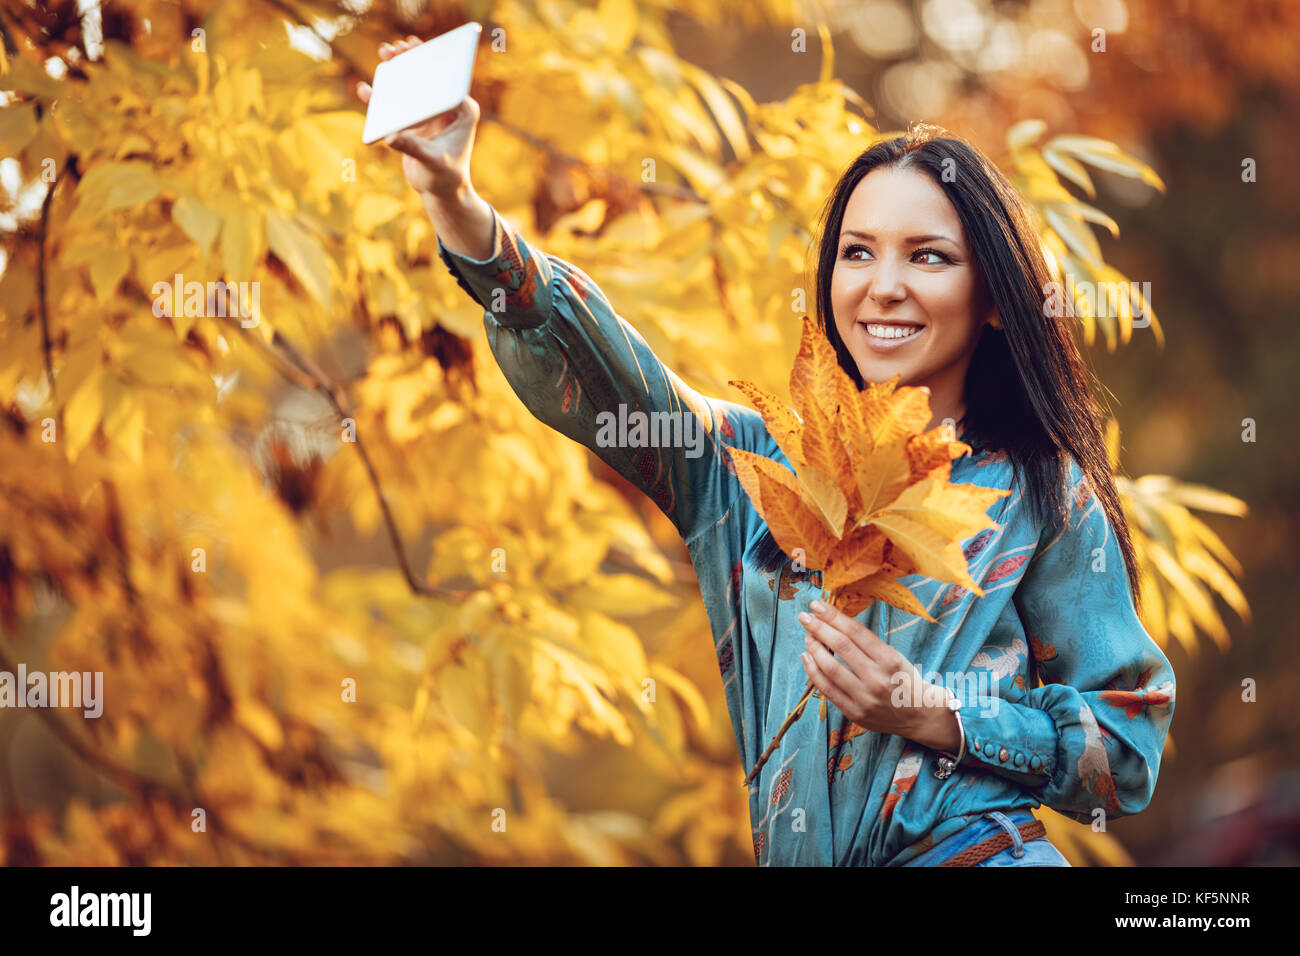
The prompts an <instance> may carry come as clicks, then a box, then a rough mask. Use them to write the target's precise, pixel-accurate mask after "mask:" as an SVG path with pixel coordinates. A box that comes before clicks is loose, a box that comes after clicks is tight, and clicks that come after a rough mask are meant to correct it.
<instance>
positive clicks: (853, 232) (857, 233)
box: [840, 229, 961, 246]
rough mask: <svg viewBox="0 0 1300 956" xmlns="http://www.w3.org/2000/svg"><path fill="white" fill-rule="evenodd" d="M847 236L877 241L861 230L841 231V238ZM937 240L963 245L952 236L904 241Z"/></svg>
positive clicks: (910, 237) (910, 238) (934, 236)
mask: <svg viewBox="0 0 1300 956" xmlns="http://www.w3.org/2000/svg"><path fill="white" fill-rule="evenodd" d="M845 236H857V237H859V238H860V239H866V240H867V241H868V242H875V241H876V237H875V236H873V235H872V234H871V233H869V232H862V231H860V230H858V229H845V230H843V231H841V232H840V238H841V239H843V238H844V237H845ZM936 239H938V240H942V241H944V242H951V243H952V244H953V245H954V246H960V245H961V243H960V242H958V241H957V240H956V239H953V238H951V237H950V236H939V235H933V236H908V237H907V238H906V239H905V240H903V241H904V242H934V241H935V240H936Z"/></svg>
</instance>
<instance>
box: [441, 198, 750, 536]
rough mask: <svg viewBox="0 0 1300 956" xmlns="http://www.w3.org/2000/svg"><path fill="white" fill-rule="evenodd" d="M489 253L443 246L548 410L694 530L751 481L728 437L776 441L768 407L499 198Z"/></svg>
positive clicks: (512, 365)
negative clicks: (678, 350) (644, 333)
mask: <svg viewBox="0 0 1300 956" xmlns="http://www.w3.org/2000/svg"><path fill="white" fill-rule="evenodd" d="M492 217H493V234H492V251H491V253H490V254H489V256H488V258H486V259H471V258H469V257H467V256H463V255H461V254H459V253H455V252H452V251H451V250H450V249H448V248H447V247H446V246H444V245H443V243H442V240H441V239H438V255H439V257H440V258H441V259H442V261H443V262H444V263H445V264H446V266H447V268H448V269H449V270H450V271H451V273H452V275H453V276H454V277H455V278H456V281H457V282H458V283H459V284H460V287H461V288H462V289H464V290H465V291H466V292H467V293H468V294H469V295H470V296H471V297H472V298H473V299H474V300H475V301H476V302H478V303H479V305H481V306H482V307H483V309H484V315H483V323H484V328H485V330H486V332H487V339H488V345H489V347H490V348H491V350H492V354H493V355H494V356H495V358H496V360H497V363H498V364H499V365H500V367H501V370H502V372H503V374H504V375H505V378H506V380H507V381H508V382H509V383H510V386H511V388H513V389H514V391H515V394H517V395H518V396H519V398H520V400H521V401H522V402H523V403H524V405H525V406H526V407H527V408H528V410H529V411H530V412H532V414H533V415H534V416H535V417H536V418H537V419H538V420H540V421H542V422H544V423H545V424H547V425H549V426H551V427H552V428H554V429H556V430H557V431H559V432H561V433H563V434H564V435H567V436H568V437H569V438H572V439H573V440H574V441H577V442H579V443H581V444H583V445H585V446H586V447H587V448H589V449H591V451H592V452H594V453H595V454H596V455H597V456H598V457H599V458H601V459H602V460H603V461H605V462H606V463H607V464H608V465H610V467H612V468H613V469H614V470H615V471H617V472H618V473H619V474H621V475H622V476H623V477H624V478H626V479H627V480H628V481H630V482H632V484H633V485H635V486H636V487H637V488H639V489H640V490H641V491H642V492H644V493H645V494H646V495H648V496H649V497H650V499H651V500H652V501H654V502H655V504H656V505H658V507H659V509H660V510H661V511H663V512H664V514H665V515H667V516H668V518H669V519H670V520H671V521H672V522H673V524H674V526H675V527H676V528H677V530H678V532H679V533H680V534H681V535H682V537H683V538H685V539H686V540H687V542H688V543H689V542H690V539H691V538H692V537H693V536H694V535H695V534H696V533H697V532H699V531H701V530H703V529H704V528H706V527H707V526H708V525H709V523H710V522H713V521H716V520H717V519H718V518H719V517H720V516H721V515H722V514H723V513H725V511H726V509H727V508H728V507H729V506H730V504H731V503H732V501H733V500H734V499H735V498H736V497H737V495H739V493H740V492H741V490H742V488H741V486H740V483H739V481H738V480H737V479H736V477H735V472H734V466H733V465H732V463H731V459H730V456H728V455H726V454H725V452H723V446H724V444H725V445H732V446H736V447H741V448H745V449H747V450H754V451H757V450H759V449H760V448H762V447H764V446H765V445H766V437H767V430H766V426H765V425H764V423H763V420H762V417H761V416H759V414H758V413H757V412H755V411H754V410H753V409H750V408H748V407H746V406H743V405H739V404H736V403H733V402H727V401H723V400H720V399H712V398H706V397H704V396H703V395H701V394H699V393H698V392H696V391H695V390H694V389H692V388H690V387H689V386H688V385H686V383H685V382H683V381H682V380H681V379H680V378H678V377H677V375H676V374H674V373H673V371H672V370H671V369H669V368H667V367H666V366H665V365H664V364H663V363H662V362H660V361H659V359H658V358H657V357H656V356H655V354H654V353H653V352H652V351H651V350H650V347H649V346H648V345H647V344H646V341H645V339H643V338H642V337H641V335H640V334H639V333H638V332H637V331H636V329H634V328H633V327H632V326H631V325H630V324H628V322H627V321H626V320H624V319H623V318H621V317H620V316H619V315H617V314H616V313H615V311H614V309H613V307H612V306H611V305H610V303H609V300H608V299H606V298H605V295H604V293H602V292H601V290H600V289H599V288H598V287H597V286H596V284H595V283H594V282H592V280H591V279H590V278H589V277H588V276H587V275H586V274H585V273H584V272H583V271H582V270H581V269H579V268H578V267H577V266H574V265H572V264H571V263H569V262H566V261H565V260H563V259H560V258H558V257H556V256H552V255H549V254H547V253H545V252H543V251H541V250H540V249H537V248H535V247H534V246H532V245H530V244H529V243H528V242H526V241H525V240H524V238H523V237H522V236H521V235H520V234H519V233H518V231H517V230H516V229H515V228H514V226H513V225H511V223H510V222H509V221H508V220H507V219H506V218H505V217H503V216H501V215H500V214H499V213H498V212H497V211H496V209H495V208H493V210H492Z"/></svg>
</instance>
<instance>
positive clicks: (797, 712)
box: [744, 588, 834, 788]
mask: <svg viewBox="0 0 1300 956" xmlns="http://www.w3.org/2000/svg"><path fill="white" fill-rule="evenodd" d="M821 600H822V602H823V603H825V604H832V605H833V604H834V601H833V600H832V598H831V597H829V596H828V595H827V593H826V589H825V588H822V589H821ZM816 689H817V688H816V685H815V684H813V681H812V678H811V677H810V678H808V683H807V684H806V685H805V686H804V689H803V696H802V697H800V698H799V702H798V703H797V704H795V705H794V709H793V710H792V711H790V713H788V714H786V716H785V720H783V721H782V722H781V726H780V728H779V729H778V730H777V732H776V736H775V737H773V738H772V742H771V743H770V744H768V745H767V749H766V750H764V751H763V754H762V756H760V757H759V758H758V763H756V764H754V768H753V769H752V770H750V771H749V773H748V774H746V775H745V783H744V786H745V787H746V788H748V787H749V785H750V784H751V783H752V782H753V781H754V779H755V778H756V777H757V776H758V772H759V771H760V770H762V769H763V764H765V763H767V761H768V759H769V758H770V757H771V756H772V754H773V753H774V752H775V751H776V748H777V747H778V746H780V744H781V738H782V737H784V736H785V732H786V731H787V730H789V729H790V727H791V725H792V724H793V723H794V722H795V721H796V720H798V719H799V718H800V717H802V716H803V712H804V708H805V707H807V706H808V700H809V698H811V697H812V695H813V691H814V690H816Z"/></svg>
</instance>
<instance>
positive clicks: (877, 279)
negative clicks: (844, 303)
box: [867, 257, 907, 305]
mask: <svg viewBox="0 0 1300 956" xmlns="http://www.w3.org/2000/svg"><path fill="white" fill-rule="evenodd" d="M867 295H868V296H869V297H870V298H871V300H872V301H873V302H876V303H878V304H880V305H890V304H893V303H895V302H899V301H901V300H902V299H903V298H904V297H905V296H906V295H907V289H906V287H905V286H904V285H903V270H902V269H901V268H900V267H899V265H898V263H897V262H895V261H894V259H893V257H885V258H882V259H881V260H880V261H879V262H878V263H877V264H876V268H875V269H873V270H872V273H871V285H870V286H869V287H868V290H867Z"/></svg>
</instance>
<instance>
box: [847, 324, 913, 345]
mask: <svg viewBox="0 0 1300 956" xmlns="http://www.w3.org/2000/svg"><path fill="white" fill-rule="evenodd" d="M858 325H860V326H862V328H863V329H865V330H866V333H867V336H868V337H869V338H871V339H874V340H876V341H878V342H882V343H885V342H887V343H889V344H891V345H894V344H901V343H903V342H906V341H908V340H910V339H914V338H916V337H917V336H918V335H920V334H921V331H922V330H923V329H924V328H925V326H923V325H914V324H912V323H907V322H859V323H858Z"/></svg>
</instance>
